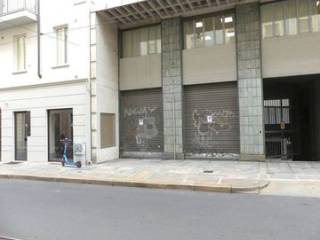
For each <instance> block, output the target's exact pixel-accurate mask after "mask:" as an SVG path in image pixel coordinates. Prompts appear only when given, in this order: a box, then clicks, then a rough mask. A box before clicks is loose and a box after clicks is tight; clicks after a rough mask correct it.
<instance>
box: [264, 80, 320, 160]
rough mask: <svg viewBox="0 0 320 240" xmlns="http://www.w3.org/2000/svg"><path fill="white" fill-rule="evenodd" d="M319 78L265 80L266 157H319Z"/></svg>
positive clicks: (289, 158) (303, 158)
mask: <svg viewBox="0 0 320 240" xmlns="http://www.w3.org/2000/svg"><path fill="white" fill-rule="evenodd" d="M319 92H320V77H319V76H299V77H286V78H274V79H265V80H264V122H265V137H266V156H267V158H271V159H288V160H320V159H319V158H320V154H319V146H320V145H319V144H320V136H319V135H320V134H319V129H320V126H319V125H320V110H319V104H320V96H319Z"/></svg>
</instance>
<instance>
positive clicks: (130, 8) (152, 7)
mask: <svg viewBox="0 0 320 240" xmlns="http://www.w3.org/2000/svg"><path fill="white" fill-rule="evenodd" d="M255 1H258V0H142V1H141V0H140V1H138V0H137V1H135V2H133V3H130V4H125V5H121V6H116V7H113V8H108V9H105V10H103V11H100V12H102V13H103V14H104V15H105V16H106V17H107V19H108V20H109V21H110V22H113V23H115V24H118V25H119V26H120V28H126V27H130V26H135V25H141V24H146V23H153V22H158V21H160V20H161V19H166V18H171V17H177V16H182V17H188V16H193V15H199V14H206V13H211V12H217V11H222V10H226V9H232V8H234V7H235V5H236V4H243V3H248V2H255ZM267 1H269V0H267Z"/></svg>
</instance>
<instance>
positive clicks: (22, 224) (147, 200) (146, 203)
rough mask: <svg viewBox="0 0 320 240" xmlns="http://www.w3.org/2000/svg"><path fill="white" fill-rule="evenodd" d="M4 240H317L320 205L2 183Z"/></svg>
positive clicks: (273, 199) (294, 200)
mask: <svg viewBox="0 0 320 240" xmlns="http://www.w3.org/2000/svg"><path fill="white" fill-rule="evenodd" d="M0 236H7V237H12V238H17V239H22V240H34V239H40V240H51V239H52V240H65V239H68V240H69V239H77V240H81V239H86V240H89V239H108V240H109V239H111V240H129V239H139V240H157V239H159V240H160V239H161V240H164V239H166V240H168V239H170V240H171V239H172V240H180V239H181V240H202V239H210V240H235V239H237V240H251V239H252V240H264V239H265V240H267V239H268V240H270V239H272V240H302V239H303V240H313V239H314V240H318V239H319V236H320V199H319V198H300V197H284V196H262V195H258V194H218V193H204V192H191V191H173V190H152V189H142V188H126V187H108V186H95V185H85V184H68V183H54V182H35V181H22V180H0Z"/></svg>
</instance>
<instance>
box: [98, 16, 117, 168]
mask: <svg viewBox="0 0 320 240" xmlns="http://www.w3.org/2000/svg"><path fill="white" fill-rule="evenodd" d="M96 29H97V30H96V31H97V47H96V49H97V68H96V71H97V78H96V113H97V114H96V116H97V134H96V138H97V139H96V141H97V153H96V154H97V161H98V162H101V161H105V160H111V159H117V158H118V157H119V111H118V108H119V96H118V91H119V88H118V35H117V33H118V29H117V28H116V26H114V25H112V24H109V23H107V21H106V19H104V18H103V16H100V15H97V28H96ZM100 113H115V114H116V146H115V147H109V148H101V147H100V146H101V143H100V134H101V130H100V129H101V128H102V127H103V126H101V125H100Z"/></svg>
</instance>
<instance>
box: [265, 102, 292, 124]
mask: <svg viewBox="0 0 320 240" xmlns="http://www.w3.org/2000/svg"><path fill="white" fill-rule="evenodd" d="M290 107H291V105H290V100H289V99H270V100H264V123H265V124H270V125H271V124H281V123H282V122H283V123H285V124H290Z"/></svg>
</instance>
